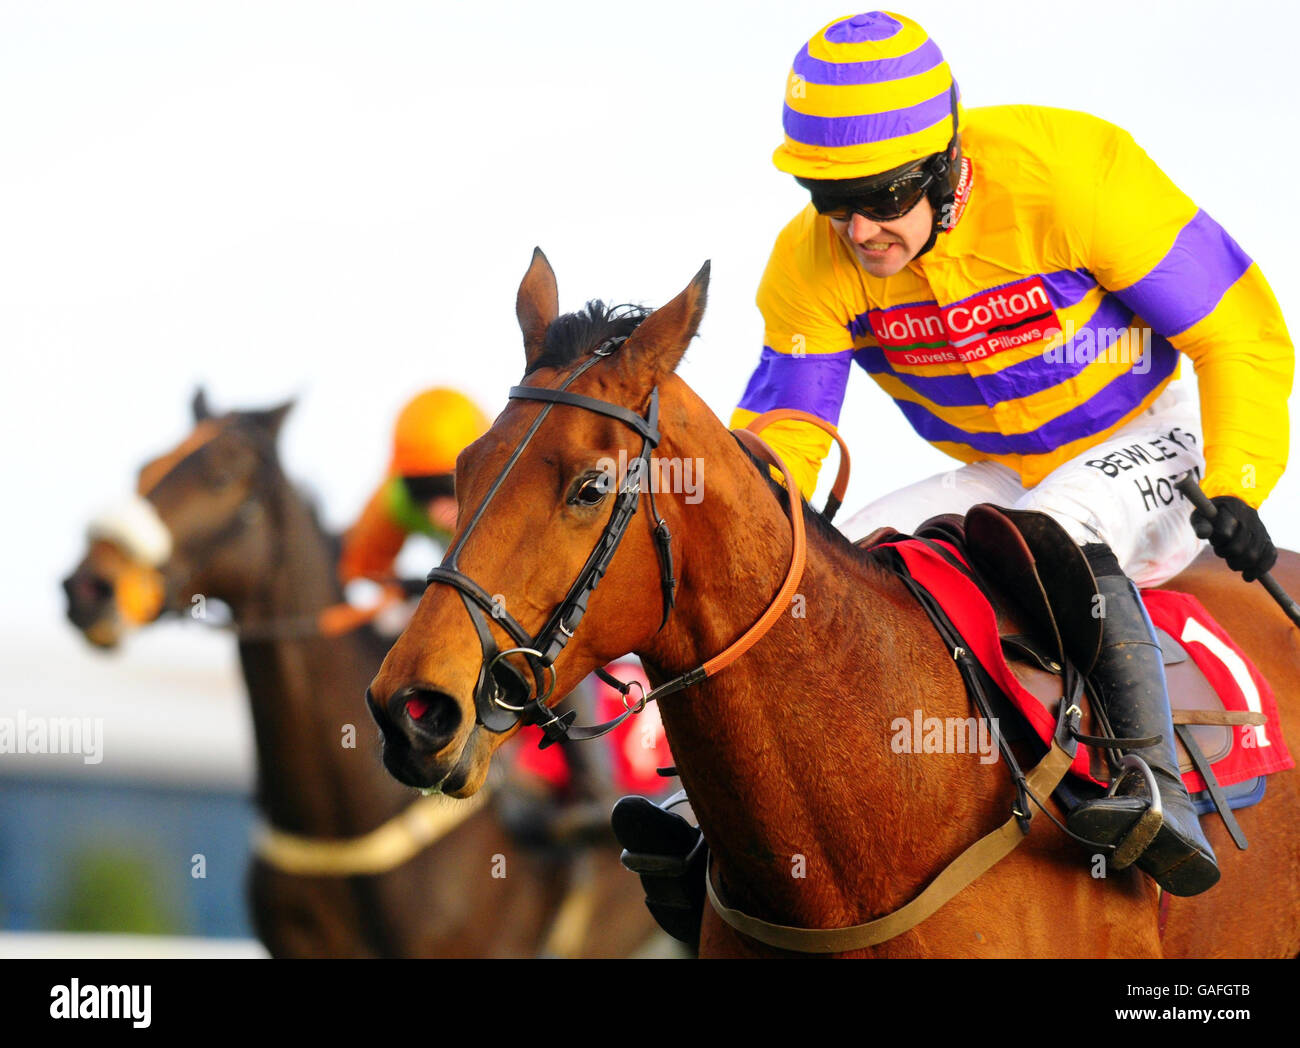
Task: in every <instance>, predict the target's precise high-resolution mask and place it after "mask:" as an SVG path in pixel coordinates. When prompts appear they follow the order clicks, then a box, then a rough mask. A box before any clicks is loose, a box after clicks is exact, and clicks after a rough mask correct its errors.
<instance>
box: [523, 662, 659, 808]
mask: <svg viewBox="0 0 1300 1048" xmlns="http://www.w3.org/2000/svg"><path fill="white" fill-rule="evenodd" d="M605 669H606V671H607V672H608V673H610V674H611V675H612V676H614V677H617V678H618V679H619V680H621V681H639V682H640V683H641V686H642V687H643V688H644V689H645V691H646V693H647V694H648V693H649V692H650V682H649V681H648V680H646V676H645V671H644V670H643V669H642V668H641V665H640V664H639V663H637V662H611V663H610V664H609V665H608V666H606V667H605ZM589 685H594V686H595V691H596V701H595V707H596V709H595V717H596V721H597V723H603V722H605V721H608V720H613V719H614V718H615V717H617V716H618V715H619V714H620V713H622V712H623V697H622V696H621V695H620V694H619V693H618V691H617V690H615V689H614V688H611V687H610V686H609V685H608V684H606V683H605V682H604V681H602V680H600V679H599V678H593V679H591V680H590V681H589V682H587V683H586V684H584V687H586V686H589ZM640 695H641V692H640V691H639V690H638V689H637V688H636V687H635V686H634V687H633V688H632V690H631V692H630V693H629V698H630V699H637V698H640ZM518 738H519V740H520V742H521V744H522V745H521V746H520V748H519V750H518V751H517V753H516V756H515V761H514V763H515V767H516V768H517V769H519V770H520V771H523V772H526V773H528V774H530V775H535V776H537V777H538V778H540V779H542V780H543V781H545V782H546V783H547V784H549V785H550V786H551V787H552V788H553V789H556V790H562V789H564V788H565V787H566V786H567V785H568V783H569V768H568V765H567V764H566V763H565V760H564V751H563V749H562V748H561V747H559V746H548V747H547V748H546V749H544V750H539V749H538V748H537V744H538V743H539V742H540V741H541V740H542V730H541V729H540V728H538V727H537V726H536V725H528V726H527V727H525V728H522V729H521V730H520V732H519V735H518ZM578 745H579V746H604V747H606V753H607V754H608V759H609V766H610V768H611V770H612V772H613V777H614V785H615V786H616V787H617V789H618V790H619V791H620V792H622V793H640V794H645V795H647V796H651V797H654V796H658V795H660V794H662V793H664V792H665V787H666V786H667V783H668V780H667V779H665V778H663V777H662V776H660V775H657V774H656V773H655V769H656V768H663V767H667V766H669V765H671V764H672V763H673V755H672V753H671V752H670V751H669V749H668V739H667V737H666V736H665V735H664V727H663V722H662V721H661V720H660V719H659V707H658V706H657V705H655V704H653V703H652V704H651V705H649V706H647V707H646V708H645V709H644V710H642V711H641V712H640V713H638V714H635V715H634V716H631V717H629V718H628V719H627V720H625V721H624V722H623V723H622V724H620V725H619V726H618V727H617V728H615V729H614V730H613V731H612V732H610V733H609V734H608V735H605V736H602V737H601V738H599V739H593V740H591V741H590V742H580V743H578Z"/></svg>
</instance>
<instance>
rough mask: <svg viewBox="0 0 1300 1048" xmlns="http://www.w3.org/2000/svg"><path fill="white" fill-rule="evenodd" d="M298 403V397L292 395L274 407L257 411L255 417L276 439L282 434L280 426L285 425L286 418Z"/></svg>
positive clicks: (272, 437)
mask: <svg viewBox="0 0 1300 1048" xmlns="http://www.w3.org/2000/svg"><path fill="white" fill-rule="evenodd" d="M297 403H298V400H297V398H296V397H290V398H289V399H288V400H286V401H285V402H284V403H283V404H277V405H276V406H275V407H273V408H267V409H266V410H264V411H258V412H255V413H254V415H253V418H254V420H255V421H256V422H257V424H258V425H259V426H261V427H262V428H263V429H265V430H266V431H267V433H269V434H270V435H271V439H272V440H275V439H276V438H277V437H279V435H280V427H281V426H283V425H284V420H285V418H286V417H287V416H288V414H289V412H290V411H292V410H293V407H294V405H295V404H297Z"/></svg>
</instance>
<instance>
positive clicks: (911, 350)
mask: <svg viewBox="0 0 1300 1048" xmlns="http://www.w3.org/2000/svg"><path fill="white" fill-rule="evenodd" d="M868 319H869V321H870V323H871V330H872V332H873V333H874V334H875V336H876V339H877V341H879V343H880V346H881V348H882V349H883V350H884V352H885V356H886V358H887V359H888V360H889V363H890V364H902V365H905V366H912V367H915V366H917V365H920V364H954V363H958V362H961V363H968V362H970V361H974V360H985V359H987V358H989V357H992V356H995V355H997V354H998V353H1001V352H1003V351H1004V350H1008V349H1015V348H1017V347H1019V346H1025V345H1029V344H1030V343H1034V342H1041V341H1044V340H1046V339H1049V338H1052V337H1054V336H1056V335H1059V334H1060V333H1061V328H1060V325H1059V324H1058V323H1057V322H1056V310H1055V309H1054V308H1053V307H1052V300H1051V298H1049V297H1048V294H1047V288H1046V286H1045V285H1044V284H1043V280H1042V278H1041V277H1038V276H1032V277H1026V278H1025V279H1023V280H1017V281H1016V282H1015V283H1014V284H1008V285H1006V286H1005V287H1000V288H997V289H995V290H993V291H982V292H980V293H979V294H978V295H972V296H971V297H970V298H966V299H963V300H962V301H960V302H954V303H953V304H952V305H949V306H939V305H938V304H937V303H934V302H917V303H915V304H913V305H907V306H895V307H894V308H893V309H875V310H872V311H871V313H869V314H868Z"/></svg>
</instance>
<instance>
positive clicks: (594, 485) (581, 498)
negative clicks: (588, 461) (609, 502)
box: [569, 472, 612, 506]
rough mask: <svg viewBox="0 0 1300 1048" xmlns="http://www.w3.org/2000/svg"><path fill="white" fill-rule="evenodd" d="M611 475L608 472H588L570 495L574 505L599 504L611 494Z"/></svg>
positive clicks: (571, 503) (571, 502) (570, 502)
mask: <svg viewBox="0 0 1300 1048" xmlns="http://www.w3.org/2000/svg"><path fill="white" fill-rule="evenodd" d="M611 486H612V485H611V483H610V477H609V474H608V473H604V472H601V473H588V474H586V475H585V476H584V477H583V478H582V480H581V481H580V482H579V484H578V490H577V491H575V492H574V493H573V494H572V495H570V496H569V504H570V505H573V506H597V505H599V504H600V502H601V500H602V499H604V497H605V496H606V495H608V494H609V491H610V487H611Z"/></svg>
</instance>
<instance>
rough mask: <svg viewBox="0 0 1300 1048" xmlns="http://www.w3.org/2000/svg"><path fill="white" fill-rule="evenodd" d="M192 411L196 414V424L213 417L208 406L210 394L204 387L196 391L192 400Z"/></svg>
mask: <svg viewBox="0 0 1300 1048" xmlns="http://www.w3.org/2000/svg"><path fill="white" fill-rule="evenodd" d="M190 410H191V411H193V412H194V421H195V422H202V421H203V420H204V419H209V418H211V417H212V409H211V408H210V407H209V406H208V393H207V390H205V389H204V388H203V387H202V386H199V387H198V388H197V389H195V391H194V396H193V397H192V398H191V400H190Z"/></svg>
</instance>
